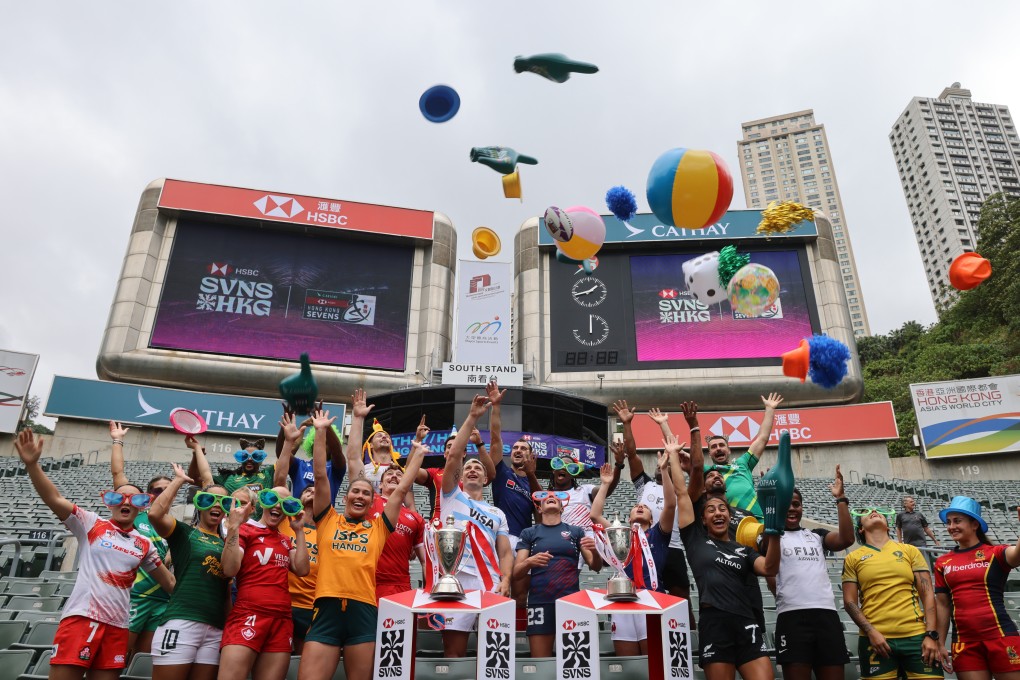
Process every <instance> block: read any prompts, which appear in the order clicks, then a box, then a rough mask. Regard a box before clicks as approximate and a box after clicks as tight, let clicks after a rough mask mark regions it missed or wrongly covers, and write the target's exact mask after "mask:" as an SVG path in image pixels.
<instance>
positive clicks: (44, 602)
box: [6, 595, 64, 612]
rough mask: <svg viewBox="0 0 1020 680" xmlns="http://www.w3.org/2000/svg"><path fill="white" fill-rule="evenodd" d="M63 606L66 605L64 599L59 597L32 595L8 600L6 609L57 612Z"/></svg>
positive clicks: (16, 596) (17, 596)
mask: <svg viewBox="0 0 1020 680" xmlns="http://www.w3.org/2000/svg"><path fill="white" fill-rule="evenodd" d="M62 604H64V598H62V597H58V596H51V597H32V596H30V595H15V596H14V597H12V598H11V599H9V600H7V605H6V607H7V609H15V610H23V609H24V610H29V611H37V612H56V611H60V606H61V605H62Z"/></svg>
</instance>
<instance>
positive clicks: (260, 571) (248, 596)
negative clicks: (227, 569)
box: [234, 522, 294, 615]
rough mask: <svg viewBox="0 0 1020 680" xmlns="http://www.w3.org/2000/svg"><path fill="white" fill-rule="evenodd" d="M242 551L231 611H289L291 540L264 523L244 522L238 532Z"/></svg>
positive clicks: (278, 612) (292, 544)
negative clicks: (234, 598) (235, 597)
mask: <svg viewBox="0 0 1020 680" xmlns="http://www.w3.org/2000/svg"><path fill="white" fill-rule="evenodd" d="M238 545H240V546H241V550H243V551H244V557H243V558H241V569H240V571H238V572H237V601H236V602H235V603H234V611H251V612H256V613H260V614H288V615H289V614H290V589H289V587H288V583H287V577H288V575H289V574H290V551H291V550H293V549H294V541H293V540H292V539H290V538H288V537H287V536H284V535H283V534H281V533H280V532H279V531H278V530H277V529H270V528H269V527H267V526H266V525H264V524H261V523H257V522H246V523H245V524H242V525H241V528H240V530H239V531H238Z"/></svg>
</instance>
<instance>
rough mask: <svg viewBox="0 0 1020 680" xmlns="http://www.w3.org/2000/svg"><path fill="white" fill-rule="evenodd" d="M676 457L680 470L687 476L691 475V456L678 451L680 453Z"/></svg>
mask: <svg viewBox="0 0 1020 680" xmlns="http://www.w3.org/2000/svg"><path fill="white" fill-rule="evenodd" d="M677 455H679V456H680V469H681V470H683V471H684V472H686V473H687V474H691V454H690V453H689V452H687V451H684V450H683V449H680V453H679V454H677Z"/></svg>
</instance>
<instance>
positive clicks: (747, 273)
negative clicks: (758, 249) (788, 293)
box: [729, 262, 779, 317]
mask: <svg viewBox="0 0 1020 680" xmlns="http://www.w3.org/2000/svg"><path fill="white" fill-rule="evenodd" d="M729 296H730V306H731V307H733V310H734V311H736V312H740V313H741V314H743V315H744V316H752V317H754V316H761V315H762V314H763V313H764V312H765V310H767V309H768V308H769V307H771V306H772V305H773V304H775V302H776V299H777V298H778V297H779V279H778V278H776V274H775V272H773V271H772V270H771V269H769V268H768V267H766V266H765V265H762V264H757V263H755V262H752V263H751V264H748V265H745V266H744V267H741V268H740V269H739V270H738V271H737V273H736V274H734V275H733V278H732V279H731V280H730V285H729Z"/></svg>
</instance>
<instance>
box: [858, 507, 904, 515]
mask: <svg viewBox="0 0 1020 680" xmlns="http://www.w3.org/2000/svg"><path fill="white" fill-rule="evenodd" d="M873 512H877V513H878V514H880V515H885V516H886V517H891V516H893V515H895V514H896V511H895V510H893V509H892V508H876V507H868V508H858V509H856V510H851V511H850V514H851V515H853V516H854V517H867V516H868V515H870V514H871V513H873Z"/></svg>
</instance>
